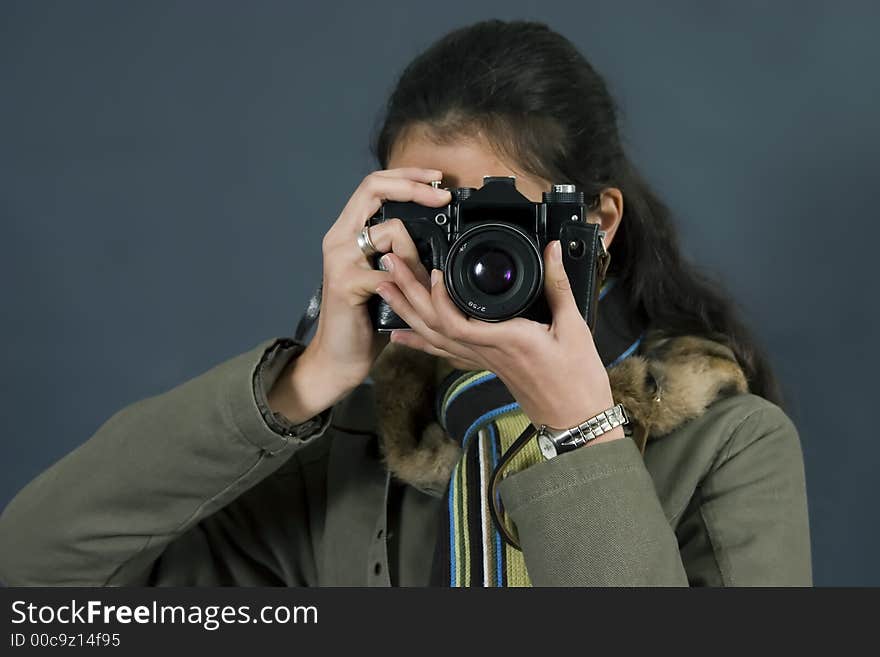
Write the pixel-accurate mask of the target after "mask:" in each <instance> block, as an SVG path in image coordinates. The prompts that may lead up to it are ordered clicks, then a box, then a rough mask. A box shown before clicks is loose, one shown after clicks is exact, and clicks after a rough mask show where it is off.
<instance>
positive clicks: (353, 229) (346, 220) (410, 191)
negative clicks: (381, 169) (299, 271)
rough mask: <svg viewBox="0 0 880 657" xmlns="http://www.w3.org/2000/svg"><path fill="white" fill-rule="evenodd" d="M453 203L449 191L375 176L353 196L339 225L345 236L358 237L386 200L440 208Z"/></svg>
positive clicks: (366, 179) (417, 182)
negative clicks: (357, 234)
mask: <svg viewBox="0 0 880 657" xmlns="http://www.w3.org/2000/svg"><path fill="white" fill-rule="evenodd" d="M432 173H433V172H432ZM450 200H452V196H451V195H450V193H449V191H448V190H445V189H439V188H434V187H431V186H430V185H428V184H426V183H424V182H420V181H417V180H411V179H409V178H399V177H394V176H387V175H385V176H382V175H378V174H376V173H371V174H370V175H369V176H367V177H366V178H364V180H363V182H362V183H361V184H360V185H359V186H358V188H357V189H356V190H355V192H354V194H352V196H351V198H350V199H349V200H348V203H347V204H346V206H345V208H344V209H343V210H342V214H341V215H340V217H339V220H338V222H339V223H340V224H341V225H340V227H341V228H342V229H343V230H342V232H343V233H345V232H347V233H349V234H350V235H355V234H356V233H357V232H358V231H360V230H361V229H362V228H363V227H364V223H365V222H366V221H367V219H368V218H369V217H372V216H373V215H374V214H376V211H377V210H378V209H379V208H380V207H381V206H382V203H384V202H385V201H399V202H401V203H406V202H413V203H418V204H419V205H425V206H428V207H432V208H436V207H440V206H441V205H446V204H447V203H449V202H450Z"/></svg>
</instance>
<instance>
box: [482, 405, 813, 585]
mask: <svg viewBox="0 0 880 657" xmlns="http://www.w3.org/2000/svg"><path fill="white" fill-rule="evenodd" d="M499 491H500V494H501V496H502V501H503V502H504V506H505V509H506V510H507V512H508V513H509V514H510V516H511V519H512V520H513V521H514V523H515V524H516V527H517V530H518V533H519V539H520V542H521V545H522V549H523V556H524V558H525V562H526V567H527V569H528V572H529V575H530V578H531V581H532V584H533V585H535V586H687V585H689V584H690V585H727V586H731V585H733V586H746V585H762V586H771V585H802V586H809V585H810V584H811V566H810V541H809V530H808V519H807V502H806V486H805V481H804V471H803V459H802V455H801V451H800V443H799V440H798V435H797V431H796V429H795V427H794V425H793V424H792V422H791V421H790V420H789V419H788V417H787V416H786V415H785V414H784V413H783V412H782V411H781V410H780V409H779V408H778V407H776V406H774V405H770V404H767V405H766V406H762V407H761V408H760V409H758V410H756V411H754V412H752V413H750V414H749V415H748V416H747V417H746V418H745V419H744V420H743V422H741V423H740V424H739V426H738V427H737V429H736V430H735V431H734V432H733V433H732V434H731V436H730V437H729V438H728V439H727V440H726V441H725V442H724V446H723V447H722V449H721V450H720V451H719V452H718V455H717V458H716V459H715V463H713V464H712V466H711V468H709V471H708V472H707V474H706V475H705V476H704V477H703V479H702V481H701V483H700V485H699V487H698V489H697V490H696V491H695V492H694V495H693V498H692V501H691V504H690V505H689V506H688V508H687V509H686V511H685V512H684V514H683V515H682V518H681V520H680V522H679V524H678V529H677V530H676V529H673V526H672V525H671V524H670V521H669V520H668V519H667V517H666V515H665V513H664V510H663V508H662V506H661V503H660V500H659V499H658V496H657V493H656V490H655V487H654V485H653V481H652V479H651V475H650V473H649V472H648V470H647V468H646V467H645V463H644V459H643V458H642V456H641V453H640V452H639V450H638V448H637V446H636V445H635V443H634V442H633V441H632V440H629V439H620V440H613V441H610V442H606V443H599V444H596V445H592V446H588V447H582V448H580V449H577V450H574V451H572V452H568V453H566V454H562V455H560V456H558V457H556V458H554V459H552V460H549V461H544V462H541V463H538V464H536V465H532V466H530V467H528V468H526V469H525V470H522V471H520V472H518V473H516V474H513V475H511V476H509V477H508V478H507V479H505V480H504V481H503V482H501V484H500V485H499Z"/></svg>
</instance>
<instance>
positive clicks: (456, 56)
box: [373, 20, 782, 404]
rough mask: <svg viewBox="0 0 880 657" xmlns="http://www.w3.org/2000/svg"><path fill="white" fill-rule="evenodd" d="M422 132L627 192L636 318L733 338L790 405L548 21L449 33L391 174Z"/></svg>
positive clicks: (582, 64)
mask: <svg viewBox="0 0 880 657" xmlns="http://www.w3.org/2000/svg"><path fill="white" fill-rule="evenodd" d="M415 125H425V126H427V127H428V128H429V129H430V131H431V134H432V136H434V137H435V138H436V139H438V140H439V141H442V140H447V139H454V138H455V137H456V136H462V135H465V134H472V133H473V132H474V131H475V130H480V131H481V132H482V133H483V134H484V135H487V136H488V137H489V140H490V142H491V143H492V144H493V146H495V147H496V148H498V149H499V150H500V152H502V153H504V154H505V155H507V156H508V157H510V158H512V160H513V161H514V162H516V163H517V164H518V165H519V166H520V167H522V168H523V169H525V170H526V171H529V172H531V173H532V174H535V175H539V176H540V177H542V178H544V179H545V180H553V181H564V182H572V183H575V184H577V185H578V188H579V189H581V190H583V191H584V192H585V195H586V197H587V198H597V197H598V195H599V193H600V192H601V190H602V189H603V188H606V187H617V188H618V189H620V190H621V192H622V193H623V199H624V202H623V205H624V213H623V219H622V220H621V223H620V226H619V227H618V229H617V234H616V235H615V238H614V244H613V246H612V258H611V269H610V272H609V273H610V274H613V275H615V276H617V277H618V283H617V284H619V285H623V286H625V289H626V290H627V292H628V298H629V301H630V304H631V308H630V310H631V311H632V312H640V313H644V316H645V317H646V318H647V320H648V322H649V326H650V327H651V328H655V329H661V330H662V331H664V332H666V333H668V334H670V335H678V334H686V333H692V334H693V333H696V334H701V335H707V336H710V337H713V338H714V339H722V340H724V341H725V342H726V344H727V345H728V346H730V348H731V349H732V350H733V352H734V354H735V355H736V357H737V360H738V361H739V363H740V365H741V367H742V368H743V371H744V372H745V375H746V378H747V380H748V383H749V389H750V391H751V392H753V393H754V394H757V395H760V396H762V397H764V398H766V399H768V400H770V401H772V402H774V403H777V404H781V403H782V400H781V396H780V393H779V388H778V384H777V382H776V379H775V377H774V376H773V373H772V371H771V368H770V365H769V363H768V361H767V358H766V357H765V356H764V355H763V354H762V353H761V351H760V349H759V348H758V347H757V345H756V342H755V340H754V339H753V337H752V336H751V334H750V333H749V331H748V330H747V328H746V327H745V325H744V324H743V323H742V322H741V321H740V320H739V319H738V317H737V314H738V312H737V307H736V304H735V303H734V302H733V301H732V299H731V298H730V297H729V295H726V294H725V292H724V290H723V287H722V286H721V285H720V283H718V282H717V281H715V280H712V279H711V278H710V277H708V276H706V275H704V274H703V273H701V272H700V271H698V270H697V269H696V268H695V267H694V266H693V265H692V264H690V263H689V262H687V261H686V260H685V259H684V258H683V256H682V254H681V251H680V249H679V245H678V238H677V234H676V230H675V227H674V225H673V221H672V217H671V214H670V211H669V209H668V208H667V207H666V205H665V204H664V203H663V202H662V201H661V200H660V199H659V198H658V196H657V195H656V194H655V193H654V192H653V191H652V190H651V188H650V187H649V186H648V184H647V183H646V182H645V180H644V179H643V178H642V177H641V175H640V174H639V173H638V171H637V170H636V168H635V167H634V166H633V164H632V163H631V162H630V160H629V159H628V158H627V156H626V154H625V153H624V152H623V148H622V146H621V140H620V135H619V133H618V123H617V110H616V107H615V104H614V101H613V99H612V98H611V95H610V94H609V92H608V88H607V86H606V84H605V81H604V80H603V79H602V77H601V76H600V75H599V74H598V73H596V71H595V70H594V69H593V67H592V66H590V64H589V63H588V62H587V61H586V59H585V58H584V57H583V55H581V53H580V52H578V50H577V49H576V48H575V47H574V45H573V44H572V43H571V42H570V41H568V40H567V39H566V38H565V37H563V36H562V35H560V34H558V33H556V32H553V31H552V30H550V29H549V28H548V27H547V26H546V25H543V24H541V23H534V22H525V21H512V22H503V21H498V20H491V21H485V22H480V23H476V24H474V25H471V26H469V27H465V28H461V29H458V30H455V31H453V32H451V33H449V34H447V35H446V36H445V37H443V38H442V39H440V40H439V41H437V42H436V43H434V44H433V45H432V46H431V47H430V48H428V49H427V50H426V51H425V52H423V53H422V54H421V55H419V56H418V57H417V58H416V59H415V60H413V61H412V63H410V65H409V66H408V67H407V68H406V69H405V70H404V72H403V74H402V75H401V77H400V79H399V80H398V82H397V86H396V88H395V89H394V91H393V93H392V94H391V96H390V98H389V100H388V106H387V108H386V113H385V119H384V122H383V123H382V125H381V127H380V129H379V131H378V133H377V135H376V137H375V139H374V142H373V150H374V154H375V156H376V158H377V160H378V161H379V164H380V166H381V167H382V168H387V163H388V160H389V158H390V156H391V149H392V147H393V146H394V143H395V141H396V140H397V139H399V138H400V137H401V136H402V135H403V133H404V131H405V130H407V129H408V128H410V127H413V126H415Z"/></svg>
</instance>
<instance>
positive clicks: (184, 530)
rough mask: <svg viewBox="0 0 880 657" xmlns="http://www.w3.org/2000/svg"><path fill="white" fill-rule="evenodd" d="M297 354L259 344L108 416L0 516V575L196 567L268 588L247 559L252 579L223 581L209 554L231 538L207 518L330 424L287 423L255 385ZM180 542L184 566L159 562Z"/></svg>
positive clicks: (114, 576) (161, 576) (79, 579)
mask: <svg viewBox="0 0 880 657" xmlns="http://www.w3.org/2000/svg"><path fill="white" fill-rule="evenodd" d="M303 348H304V346H303V345H302V344H301V343H294V342H293V341H291V340H287V339H281V340H274V341H267V342H264V343H262V344H261V345H259V346H258V347H257V348H255V349H253V350H251V351H248V352H246V353H244V354H241V355H240V356H237V357H235V358H233V359H231V360H228V361H226V362H224V363H221V364H220V365H218V366H216V367H214V368H213V369H211V370H209V371H208V372H206V373H204V374H202V375H200V376H198V377H196V378H194V379H192V380H190V381H187V382H185V383H183V384H181V385H179V386H177V387H175V388H173V389H172V390H170V391H168V392H165V393H163V394H160V395H157V396H155V397H151V398H148V399H144V400H142V401H139V402H136V403H134V404H132V405H130V406H127V407H126V408H124V409H122V410H121V411H119V412H117V413H116V414H114V415H113V416H112V417H111V418H110V419H109V420H107V421H106V422H105V423H104V424H103V425H102V426H101V427H100V428H99V429H98V431H97V432H96V433H95V434H94V435H93V436H92V437H91V438H89V440H87V441H86V442H85V443H83V444H82V445H81V446H79V447H78V448H77V449H75V450H74V451H73V452H71V453H70V454H68V455H67V456H65V457H64V458H62V459H61V460H60V461H58V462H57V463H55V464H54V465H52V466H51V467H50V468H49V469H48V470H46V471H45V472H43V473H42V474H41V475H39V476H38V477H37V478H36V479H34V480H33V481H32V482H30V483H29V484H28V485H27V486H25V488H23V489H22V490H21V491H20V492H19V493H18V495H17V496H16V497H15V498H14V499H13V500H12V502H10V504H9V505H8V507H7V508H6V510H5V511H4V512H3V515H2V516H0V580H2V581H3V582H4V583H6V584H7V585H11V586H40V585H43V586H53V585H56V586H57V585H61V586H105V585H127V584H148V583H155V580H162V581H163V583H183V581H182V578H183V572H184V571H188V572H190V573H196V572H199V571H201V572H200V574H199V576H198V580H199V583H200V584H237V583H267V582H265V581H262V580H264V579H265V578H264V577H262V576H261V575H260V572H261V569H260V568H259V567H258V566H257V565H256V564H254V565H253V568H252V570H253V572H248V570H247V568H246V567H245V568H244V569H243V570H241V572H242V573H244V574H243V576H242V577H241V578H240V579H243V580H244V581H230V577H229V571H228V564H224V563H221V562H219V561H217V560H215V559H214V558H213V555H215V554H216V553H217V552H218V550H219V551H221V552H226V553H229V554H234V553H236V549H235V546H234V545H221V543H227V544H229V543H234V542H235V541H236V537H235V534H234V533H232V532H218V531H212V527H211V526H210V525H209V524H208V523H207V522H206V519H208V517H209V516H211V515H212V514H214V513H215V512H217V511H218V510H220V509H223V508H224V507H226V506H227V505H229V504H230V502H232V501H233V500H235V499H236V498H237V497H239V496H240V495H241V494H242V493H243V492H245V491H247V490H248V489H251V488H252V487H254V486H255V485H256V484H257V483H258V482H260V481H261V480H263V479H264V478H266V477H268V476H269V475H270V474H272V473H273V472H275V471H276V470H277V469H278V468H280V467H281V466H282V465H283V464H284V463H285V462H286V461H287V460H288V459H289V458H290V457H291V456H292V455H293V454H294V453H295V452H297V450H299V449H301V448H302V447H303V446H304V445H307V444H311V443H312V442H314V441H315V440H317V439H318V437H319V436H321V435H322V434H323V433H324V432H325V431H326V429H327V427H328V426H329V424H330V421H331V416H332V412H333V407H330V408H328V409H326V410H325V411H323V412H322V413H320V414H318V415H316V416H314V417H312V418H310V419H309V420H307V421H305V422H303V423H301V424H297V425H290V424H287V425H286V426H285V425H284V424H283V419H282V418H281V417H280V416H272V414H271V413H270V412H269V411H268V408H267V406H266V405H265V390H264V389H263V388H264V387H265V386H268V385H271V383H273V382H274V379H275V378H277V376H278V374H279V373H280V371H281V369H282V367H283V365H284V364H285V363H286V362H288V361H289V359H290V358H293V357H296V356H297V355H298V354H299V353H300V352H301V351H302V349H303ZM184 543H185V550H183V551H182V552H181V556H185V557H186V561H187V563H177V564H171V563H168V560H167V559H166V560H165V561H164V562H162V560H161V555H162V554H163V551H164V550H166V548H168V546H169V545H172V546H178V547H180V546H182V545H183V544H184ZM238 552H240V550H238ZM178 561H180V560H178ZM242 562H243V563H244V561H243V560H242ZM159 564H161V569H162V572H161V573H159V572H157V569H158V566H159ZM262 570H265V567H263V568H262ZM175 573H178V574H177V575H176V574H175ZM234 579H235V578H233V580H234Z"/></svg>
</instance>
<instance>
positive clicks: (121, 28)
mask: <svg viewBox="0 0 880 657" xmlns="http://www.w3.org/2000/svg"><path fill="white" fill-rule="evenodd" d="M430 7H431V8H430V9H429V8H428V7H427V6H416V5H414V4H413V3H405V2H402V1H400V0H398V1H396V2H388V1H381V2H370V3H350V4H347V5H346V4H340V3H334V4H322V3H318V2H313V3H309V5H308V6H306V5H303V4H298V3H290V2H287V3H282V2H249V3H243V2H239V3H233V2H157V1H151V2H141V3H137V4H136V3H133V2H58V3H50V2H36V1H27V2H9V1H8V0H5V1H2V2H0V83H2V87H0V220H2V228H3V231H2V240H0V262H2V264H0V267H2V270H0V274H2V277H0V279H2V283H0V285H2V300H3V322H2V328H0V341H2V345H3V346H2V362H3V377H2V386H3V395H2V402H0V419H2V426H3V429H4V435H3V440H2V444H0V462H2V478H0V506H5V504H6V503H7V502H8V501H9V499H11V497H12V496H13V495H14V494H15V492H16V491H17V490H18V489H19V488H20V487H21V486H23V485H24V484H25V483H26V482H27V481H29V480H30V479H31V478H32V477H34V476H35V475H36V474H37V473H38V472H40V471H41V470H43V469H44V468H46V467H47V466H48V465H49V464H51V463H52V462H54V461H55V460H56V459H58V458H59V457H61V456H62V455H64V454H65V453H67V452H68V451H69V450H71V449H72V448H73V447H75V446H76V445H78V444H79V443H81V442H82V441H84V440H85V439H86V438H88V437H89V436H90V435H91V434H92V433H93V432H94V431H95V430H96V429H97V427H98V426H99V425H100V424H101V423H102V422H103V421H104V420H105V419H107V418H108V417H109V416H110V415H111V414H112V413H113V412H115V411H116V410H118V409H119V408H121V407H123V406H125V405H127V404H129V403H131V402H133V401H135V400H137V399H140V398H143V397H145V396H148V395H152V394H155V393H158V392H161V391H163V390H167V389H168V388H170V387H172V386H174V385H176V384H178V383H180V382H182V381H183V380H185V379H187V378H190V377H192V376H195V375H197V374H199V373H200V372H202V371H204V370H206V369H208V368H209V367H210V366H212V365H213V364H215V363H217V362H220V361H222V360H225V359H227V358H229V357H231V356H233V355H235V354H238V353H240V352H242V351H245V350H247V349H250V348H251V347H253V346H255V345H256V344H257V343H258V342H259V341H261V340H263V339H265V338H268V337H272V336H275V335H282V334H289V333H290V331H291V329H292V326H293V325H294V323H295V320H296V318H297V317H298V316H299V313H300V310H301V307H302V306H303V305H304V303H305V301H306V298H307V295H308V293H309V292H310V290H311V289H312V288H313V286H314V285H315V283H316V281H317V278H318V276H319V272H320V241H321V236H322V235H323V233H324V232H325V230H326V229H327V228H328V227H329V226H330V224H331V223H332V221H333V220H334V219H335V217H336V215H337V214H338V212H339V210H340V208H341V207H342V205H343V204H344V202H345V200H346V199H347V197H348V195H349V194H350V192H351V191H352V190H353V188H354V187H355V185H356V184H357V182H358V181H359V180H360V178H361V177H362V176H363V175H365V174H366V173H367V172H368V171H370V170H371V168H372V162H371V160H370V157H369V151H368V148H367V144H368V136H369V135H370V133H371V131H372V129H373V128H374V126H375V125H376V121H377V117H378V113H379V109H380V107H381V105H382V103H383V100H384V97H385V95H386V94H387V92H388V91H389V90H390V87H391V85H392V84H393V81H394V79H395V76H396V75H397V73H398V72H399V71H400V70H401V68H402V67H403V66H404V65H405V63H406V62H407V61H408V60H409V59H410V58H411V57H412V56H413V55H414V54H416V52H418V51H419V50H420V49H421V48H423V47H424V46H425V45H426V44H428V43H429V42H431V41H432V40H434V39H435V38H437V37H438V36H440V35H441V34H443V33H444V32H446V31H447V30H449V29H451V28H453V27H457V26H460V25H462V24H465V23H467V22H470V21H472V20H476V19H480V18H488V17H500V18H535V19H541V20H545V21H546V22H548V23H549V24H550V25H551V26H552V27H554V28H556V29H558V30H560V31H561V32H562V33H564V34H565V35H566V36H568V37H569V38H571V39H573V40H574V41H575V43H576V44H577V45H578V46H579V47H580V48H581V49H582V50H583V52H584V53H585V54H586V55H587V57H588V58H589V59H590V60H591V61H592V62H593V63H594V64H595V66H596V67H597V68H598V69H599V70H600V71H601V72H603V73H604V74H605V75H606V77H607V78H608V80H609V82H610V84H611V87H612V90H613V92H614V93H615V94H616V96H617V98H618V99H619V101H620V104H621V106H622V109H623V112H624V116H623V120H624V132H625V134H626V136H627V141H628V144H629V149H630V151H631V153H632V155H633V157H634V159H635V160H636V162H637V163H639V164H640V165H641V167H642V168H643V170H644V171H645V173H646V175H647V177H648V178H649V179H650V180H651V181H652V182H653V183H654V184H655V185H656V187H657V188H658V189H659V190H660V191H661V192H662V193H663V195H664V196H665V198H666V199H667V200H668V202H669V203H670V204H671V206H672V207H673V209H674V210H675V211H676V212H677V214H678V217H679V219H680V225H681V230H682V235H683V239H684V244H685V247H686V248H687V251H688V253H689V254H690V256H691V257H692V258H693V259H695V260H696V261H697V262H699V263H700V264H701V265H703V266H704V267H705V269H706V270H707V271H710V272H713V273H715V274H717V275H719V276H722V277H723V278H724V280H725V281H726V282H727V283H728V285H729V288H730V290H731V291H732V292H733V293H734V294H735V296H736V297H737V299H738V300H739V302H740V303H741V304H742V307H743V311H744V313H745V314H746V317H747V319H748V320H749V321H750V322H751V325H752V326H753V327H754V329H755V331H756V333H757V334H758V335H759V337H760V338H761V339H762V340H763V342H764V344H765V345H766V347H767V348H768V349H769V351H770V353H771V354H772V356H773V361H774V363H775V365H776V367H777V368H778V373H779V375H780V377H781V379H782V381H783V384H784V386H785V392H786V394H787V396H788V398H789V400H790V406H789V413H790V414H791V415H792V417H793V418H794V420H795V422H796V424H797V425H798V427H799V429H800V432H801V438H802V442H803V448H804V452H805V458H806V467H807V481H808V487H809V503H810V517H811V523H812V533H813V553H814V571H815V581H816V583H817V584H874V585H876V584H880V561H878V559H877V558H876V555H877V554H878V553H880V527H878V522H877V521H878V513H877V510H876V505H877V503H878V502H880V495H878V492H880V484H878V477H877V476H876V474H875V470H876V466H877V464H878V457H880V442H878V440H877V439H878V430H877V424H876V421H873V420H872V418H871V417H870V411H871V410H872V409H873V408H874V405H875V404H876V403H877V402H876V401H875V396H876V386H875V383H874V382H875V380H876V378H875V372H874V370H875V369H876V366H877V358H876V356H875V354H874V348H873V344H872V342H873V338H874V337H875V334H876V331H877V327H878V310H877V304H876V301H875V295H876V291H875V290H874V289H872V287H873V285H874V283H875V281H876V280H877V276H876V275H875V273H874V272H875V268H876V267H877V265H878V262H877V258H876V256H875V253H876V247H875V245H876V243H877V238H878V230H877V228H876V223H875V220H876V213H875V212H874V205H875V204H874V203H873V200H874V199H873V195H874V194H875V192H876V188H877V158H878V153H880V149H878V142H880V138H878V136H880V129H878V127H877V121H878V117H880V93H878V92H880V82H878V81H880V74H878V72H877V70H876V66H877V64H878V62H880V47H878V46H877V40H876V34H877V32H878V27H880V24H878V15H880V9H878V8H876V6H875V7H872V6H871V5H870V4H868V3H865V4H863V5H862V4H855V3H851V2H849V3H847V2H844V3H838V2H835V3H831V2H828V3H825V4H822V3H805V2H791V3H783V2H774V3H769V2H768V3H757V2H742V1H737V2H727V3H719V2H706V1H694V2H675V3H669V2H664V3H653V2H637V3H634V2H619V1H617V2H577V3H575V2H553V1H548V0H543V1H542V2H531V1H526V0H506V1H503V2H501V1H495V2H482V3H479V4H477V3H473V2H460V1H458V0H447V1H446V2H442V3H433V4H432V5H431V6H430Z"/></svg>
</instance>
